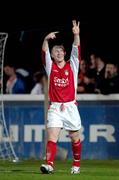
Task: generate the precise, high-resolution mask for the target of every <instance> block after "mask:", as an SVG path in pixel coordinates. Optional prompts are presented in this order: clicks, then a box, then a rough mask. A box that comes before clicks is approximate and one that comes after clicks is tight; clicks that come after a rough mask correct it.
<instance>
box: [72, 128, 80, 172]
mask: <svg viewBox="0 0 119 180" xmlns="http://www.w3.org/2000/svg"><path fill="white" fill-rule="evenodd" d="M69 135H70V138H71V141H72V152H73V158H74V159H73V163H72V168H71V173H72V174H73V173H74V174H77V173H80V160H81V141H80V138H79V131H69Z"/></svg>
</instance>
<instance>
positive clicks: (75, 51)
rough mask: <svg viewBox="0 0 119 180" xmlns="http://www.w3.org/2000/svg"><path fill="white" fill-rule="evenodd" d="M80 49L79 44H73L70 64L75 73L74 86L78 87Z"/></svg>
mask: <svg viewBox="0 0 119 180" xmlns="http://www.w3.org/2000/svg"><path fill="white" fill-rule="evenodd" d="M78 57H79V50H78V46H75V45H72V51H71V55H70V64H71V68H72V70H73V73H74V86H75V89H77V77H78V70H79V59H78Z"/></svg>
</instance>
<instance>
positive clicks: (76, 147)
mask: <svg viewBox="0 0 119 180" xmlns="http://www.w3.org/2000/svg"><path fill="white" fill-rule="evenodd" d="M72 151H73V157H74V160H73V166H77V167H80V158H81V142H80V140H79V141H77V142H72Z"/></svg>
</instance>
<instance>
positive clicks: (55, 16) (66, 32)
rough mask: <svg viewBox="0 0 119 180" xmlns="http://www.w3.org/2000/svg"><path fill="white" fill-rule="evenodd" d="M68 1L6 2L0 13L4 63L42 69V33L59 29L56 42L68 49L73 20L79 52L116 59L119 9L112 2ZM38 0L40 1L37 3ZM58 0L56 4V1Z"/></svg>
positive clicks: (33, 69) (70, 41) (32, 69)
mask: <svg viewBox="0 0 119 180" xmlns="http://www.w3.org/2000/svg"><path fill="white" fill-rule="evenodd" d="M80 2H81V1H78V4H76V3H77V1H75V4H73V3H72V4H71V7H69V4H68V5H67V6H65V7H63V5H64V4H62V5H61V1H55V5H54V4H53V3H50V6H49V4H47V2H45V3H46V4H45V3H44V5H43V4H42V5H40V4H36V3H35V1H34V3H33V2H32V3H30V2H29V4H24V3H21V1H17V3H16V4H11V3H10V4H9V5H7V7H6V9H2V11H1V12H0V16H1V17H2V18H1V25H0V31H1V32H8V35H9V36H8V40H7V44H6V51H5V63H8V62H13V63H14V64H15V65H17V66H21V67H25V68H27V69H29V70H31V71H36V70H38V69H40V68H41V62H40V50H41V44H42V41H43V38H44V36H45V35H46V34H47V33H49V32H51V31H57V30H58V31H60V35H58V41H61V42H63V43H64V45H65V47H66V48H67V50H70V47H71V43H72V32H71V28H72V23H71V21H72V19H76V20H79V21H80V29H81V30H80V31H81V33H80V37H81V55H82V58H83V57H84V58H87V57H88V56H89V54H90V53H91V52H96V53H98V54H99V55H102V56H103V57H104V58H105V59H106V60H107V59H111V60H113V61H115V62H118V56H117V52H118V50H117V46H118V45H117V44H118V27H117V26H118V14H117V13H118V11H117V9H116V5H115V4H111V3H110V4H109V3H107V4H104V3H102V4H101V3H98V2H97V1H96V2H95V4H94V3H92V4H87V3H85V2H84V4H83V5H82V4H80ZM39 3H40V2H39ZM58 3H59V4H58Z"/></svg>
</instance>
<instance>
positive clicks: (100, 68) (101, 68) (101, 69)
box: [94, 56, 106, 93]
mask: <svg viewBox="0 0 119 180" xmlns="http://www.w3.org/2000/svg"><path fill="white" fill-rule="evenodd" d="M96 64H97V66H96V76H95V90H94V92H95V93H101V90H100V89H101V86H102V81H103V80H104V74H105V65H106V63H105V62H104V60H103V59H102V58H101V57H100V56H98V57H97V63H96Z"/></svg>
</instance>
